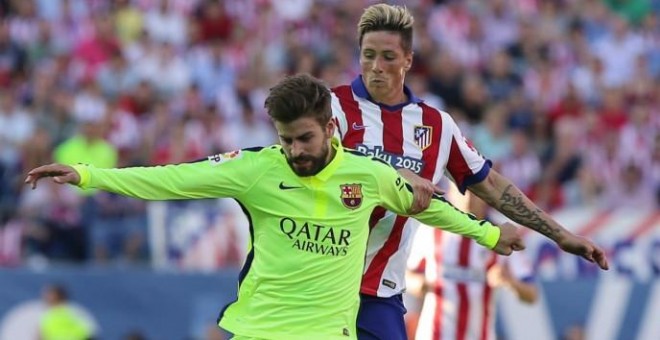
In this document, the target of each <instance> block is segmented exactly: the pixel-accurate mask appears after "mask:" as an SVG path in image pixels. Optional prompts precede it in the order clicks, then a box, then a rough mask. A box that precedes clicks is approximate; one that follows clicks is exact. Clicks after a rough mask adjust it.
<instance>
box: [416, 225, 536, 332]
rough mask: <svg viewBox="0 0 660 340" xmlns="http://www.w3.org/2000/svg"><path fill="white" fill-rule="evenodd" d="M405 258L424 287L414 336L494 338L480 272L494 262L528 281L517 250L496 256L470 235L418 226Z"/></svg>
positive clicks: (489, 296) (491, 306)
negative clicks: (421, 280)
mask: <svg viewBox="0 0 660 340" xmlns="http://www.w3.org/2000/svg"><path fill="white" fill-rule="evenodd" d="M414 247H415V249H414V251H413V253H412V254H411V256H410V259H409V263H408V265H409V267H410V269H411V270H413V271H415V272H418V273H423V274H424V278H425V281H426V284H427V287H429V290H428V291H427V293H426V295H425V297H424V305H423V307H422V312H421V314H420V317H419V323H418V325H417V333H416V335H415V339H417V340H486V339H495V324H494V321H495V320H494V319H495V317H494V315H495V314H494V312H495V303H494V302H495V299H494V291H493V287H491V286H490V285H489V284H488V282H487V279H486V273H487V272H488V269H490V268H491V267H492V266H493V265H495V264H496V263H500V264H505V262H508V263H507V264H506V265H507V266H508V268H509V270H510V271H511V274H512V275H513V276H514V277H515V278H517V279H519V280H524V281H528V280H530V279H531V278H532V276H531V273H532V266H531V263H530V262H529V261H527V258H526V257H524V255H523V254H521V253H514V254H512V255H511V256H509V257H504V256H497V254H495V253H494V252H492V251H490V250H488V249H486V248H484V247H481V246H479V245H478V244H477V243H476V242H474V241H473V240H471V239H469V238H466V237H463V236H460V235H456V234H452V233H448V232H445V231H442V230H440V229H436V228H428V227H426V226H422V227H421V228H420V229H419V230H418V232H417V235H416V236H415V242H414Z"/></svg>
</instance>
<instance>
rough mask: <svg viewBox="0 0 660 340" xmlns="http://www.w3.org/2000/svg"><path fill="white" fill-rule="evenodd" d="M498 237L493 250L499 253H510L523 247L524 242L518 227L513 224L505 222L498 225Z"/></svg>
mask: <svg viewBox="0 0 660 340" xmlns="http://www.w3.org/2000/svg"><path fill="white" fill-rule="evenodd" d="M499 228H500V239H499V240H498V241H497V244H496V245H495V248H493V251H494V252H496V253H498V254H500V255H507V256H508V255H511V253H512V252H514V251H520V250H523V249H525V242H523V239H522V237H521V236H520V233H519V232H518V228H516V226H514V225H513V224H511V223H509V222H507V223H504V224H502V225H501V226H499Z"/></svg>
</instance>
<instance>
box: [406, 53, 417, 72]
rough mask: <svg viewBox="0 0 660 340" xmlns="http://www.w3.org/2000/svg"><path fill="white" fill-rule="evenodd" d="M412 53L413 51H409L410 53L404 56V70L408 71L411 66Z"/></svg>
mask: <svg viewBox="0 0 660 340" xmlns="http://www.w3.org/2000/svg"><path fill="white" fill-rule="evenodd" d="M414 53H415V52H410V53H409V54H408V55H407V56H406V66H405V69H406V72H408V71H410V68H412V63H413V55H414Z"/></svg>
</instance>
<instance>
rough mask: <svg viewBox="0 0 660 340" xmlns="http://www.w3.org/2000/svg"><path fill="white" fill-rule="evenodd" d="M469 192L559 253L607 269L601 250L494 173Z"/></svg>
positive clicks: (474, 185)
mask: <svg viewBox="0 0 660 340" xmlns="http://www.w3.org/2000/svg"><path fill="white" fill-rule="evenodd" d="M468 189H469V190H470V191H471V192H472V193H474V194H475V195H477V196H478V197H479V198H481V199H482V200H484V201H485V202H486V203H488V205H490V206H491V207H493V208H495V209H497V210H498V211H499V212H501V213H502V214H504V215H505V216H507V217H508V218H510V219H511V220H512V221H514V222H516V223H519V224H521V225H523V226H525V227H527V228H529V229H532V230H534V231H536V232H538V233H540V234H542V235H545V236H546V237H548V238H550V239H551V240H553V241H555V242H556V243H557V245H558V246H559V247H560V248H561V249H562V250H564V251H566V252H569V253H571V254H575V255H578V256H581V257H583V258H584V259H586V260H588V261H590V262H595V263H597V264H598V266H600V268H602V269H608V268H609V265H608V263H607V258H606V257H605V253H604V252H603V250H602V249H600V248H599V247H598V246H596V245H595V244H593V243H592V242H591V241H589V240H587V239H586V238H583V237H581V236H578V235H575V234H573V233H571V232H570V231H568V230H566V229H565V228H564V227H562V226H561V225H560V224H559V223H558V222H557V221H555V220H554V219H553V218H552V217H550V215H548V213H546V212H545V211H543V210H542V209H541V208H539V207H538V206H537V205H536V204H534V202H532V201H531V200H530V199H529V198H528V197H527V196H525V194H523V193H522V192H521V191H520V189H518V188H517V187H516V186H515V185H513V183H511V181H510V180H508V179H507V178H505V177H504V176H502V175H500V174H499V173H497V171H495V170H493V169H491V170H490V172H489V174H488V176H487V177H486V178H485V179H484V180H483V181H481V182H479V183H476V184H473V185H470V186H469V187H468Z"/></svg>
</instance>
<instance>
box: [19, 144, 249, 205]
mask: <svg viewBox="0 0 660 340" xmlns="http://www.w3.org/2000/svg"><path fill="white" fill-rule="evenodd" d="M249 158H250V157H248V155H247V154H246V155H245V157H243V158H242V159H236V160H232V161H225V162H224V163H222V164H216V163H217V162H215V163H214V160H212V159H209V160H203V161H199V162H194V163H182V164H176V165H166V166H154V167H134V168H122V169H98V168H95V167H93V166H87V165H74V166H68V165H63V164H49V165H44V166H40V167H38V168H35V169H33V170H30V172H28V175H27V177H26V179H25V183H27V184H31V185H32V188H35V187H36V186H37V182H38V181H39V180H40V179H41V178H45V177H52V178H53V180H54V181H55V182H56V183H60V184H67V183H68V184H72V185H77V186H79V187H81V188H83V189H87V188H96V189H101V190H105V191H109V192H114V193H117V194H121V195H124V196H128V197H134V198H140V199H145V200H172V199H196V198H219V197H238V196H239V195H240V194H241V193H242V192H243V191H244V188H246V187H247V186H249V185H250V183H251V182H252V179H253V177H250V176H249V174H248V173H249V172H250V170H251V169H253V168H255V167H254V166H252V165H251V164H249V163H248V162H249ZM246 174H248V175H246ZM248 179H250V180H248Z"/></svg>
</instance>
